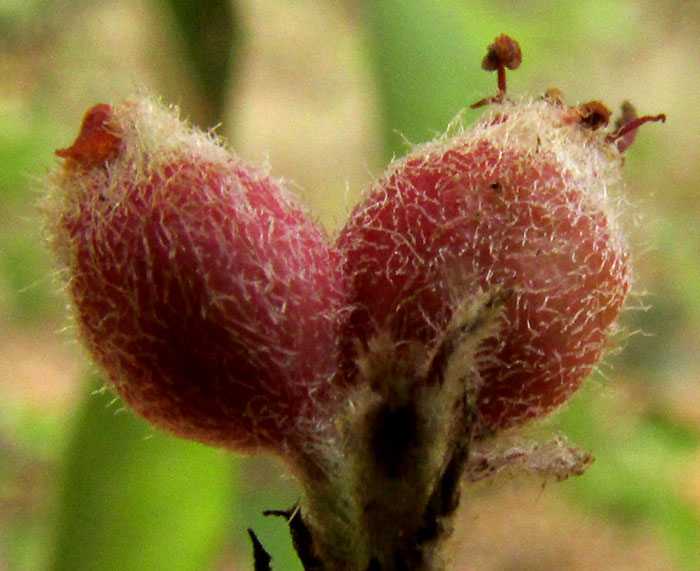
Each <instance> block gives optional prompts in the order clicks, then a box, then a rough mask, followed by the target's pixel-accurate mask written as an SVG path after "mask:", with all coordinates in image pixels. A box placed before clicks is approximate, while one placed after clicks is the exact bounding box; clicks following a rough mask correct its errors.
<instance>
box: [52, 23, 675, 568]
mask: <svg viewBox="0 0 700 571" xmlns="http://www.w3.org/2000/svg"><path fill="white" fill-rule="evenodd" d="M521 59H522V54H521V51H520V47H519V46H518V44H517V42H515V41H514V40H512V39H511V38H509V37H508V36H505V35H502V36H499V37H498V38H496V40H495V41H494V43H493V44H492V45H491V46H489V49H488V51H487V55H486V57H485V58H484V61H483V63H482V67H483V68H484V69H486V70H487V71H495V72H497V76H498V92H497V93H496V95H494V96H491V97H487V98H485V99H483V100H481V101H479V102H477V103H476V104H475V105H474V107H487V110H486V112H485V113H484V115H483V116H482V118H481V119H480V120H479V121H478V122H477V123H476V124H475V125H473V126H470V127H464V126H462V125H461V124H460V123H459V122H455V124H453V125H452V126H451V127H450V129H449V131H448V133H447V134H445V135H443V136H441V137H439V138H438V139H436V140H435V141H432V142H430V143H426V144H423V145H419V146H417V147H415V148H413V149H412V150H411V151H410V152H409V154H408V155H407V156H406V157H404V158H401V159H398V160H396V161H395V162H393V163H392V164H391V165H390V166H389V168H388V170H387V172H386V173H385V174H384V175H382V176H381V177H379V179H378V180H377V181H376V182H375V183H374V184H372V185H371V187H370V188H369V189H368V190H367V192H366V193H365V195H364V197H363V199H362V200H361V201H360V203H359V204H358V205H357V207H356V208H355V209H354V210H353V212H352V213H351V214H350V217H349V219H348V221H347V223H346V224H345V226H344V227H343V228H342V229H341V230H340V231H339V233H338V235H337V236H336V238H335V241H332V240H331V239H330V238H329V237H328V236H327V235H326V234H325V233H324V231H323V230H322V229H321V228H320V227H319V226H318V224H317V223H316V222H315V221H314V220H313V219H311V218H310V216H309V214H308V213H307V212H306V211H305V210H304V209H303V208H302V207H301V206H300V205H299V204H298V202H297V201H296V199H295V198H294V197H293V196H292V195H291V194H290V193H289V191H288V190H287V188H286V186H285V184H284V183H283V182H282V181H280V180H277V179H275V178H272V177H271V175H270V174H269V173H268V172H267V171H266V170H264V169H261V168H259V167H255V166H252V165H249V164H246V163H244V162H243V161H241V160H240V159H238V158H237V157H236V156H235V155H234V154H233V153H232V152H230V151H229V150H227V149H225V148H224V147H223V145H222V144H221V142H220V141H218V140H217V139H216V138H215V137H214V136H213V135H209V134H204V133H201V132H199V131H197V130H196V129H194V128H192V127H190V126H188V125H186V124H185V123H183V122H181V121H180V120H179V119H178V117H177V112H176V110H173V109H168V108H164V107H162V106H161V105H160V104H159V103H157V102H156V101H154V100H152V99H148V98H146V99H143V98H137V99H134V100H131V101H127V102H124V103H121V104H117V105H106V104H99V105H97V106H95V107H93V108H92V109H91V110H90V111H88V113H87V114H86V116H85V119H84V121H83V125H82V128H81V131H80V133H79V135H78V138H77V139H76V141H75V142H74V143H73V145H71V146H70V147H68V148H66V149H62V150H60V151H58V152H57V154H58V155H59V156H60V157H61V158H62V159H63V162H62V164H61V165H60V166H59V167H58V168H57V169H56V170H55V171H54V172H53V173H51V174H50V175H49V176H48V177H47V181H46V184H47V187H48V189H49V193H48V198H47V199H46V205H45V207H46V212H47V217H46V220H47V230H48V234H49V237H50V243H51V246H52V248H53V250H54V251H55V253H56V256H57V258H58V260H59V262H60V266H61V269H62V273H63V275H64V276H65V278H66V284H67V289H68V291H69V293H70V296H71V300H72V305H73V308H74V311H73V314H74V319H75V323H76V326H77V329H78V331H79V333H80V336H81V337H82V338H83V340H84V341H85V343H86V345H87V347H88V349H89V351H90V353H91V355H92V356H93V358H94V360H95V361H96V363H97V364H98V365H100V366H101V367H102V368H103V370H104V371H105V374H106V377H107V379H108V381H109V383H110V385H111V386H112V387H113V388H114V390H115V391H116V392H117V393H118V394H119V395H120V396H121V397H122V398H123V400H124V401H125V402H126V403H127V404H128V405H129V406H130V407H131V408H133V410H134V411H135V412H136V413H137V414H140V415H141V416H143V417H145V418H146V419H147V420H149V421H150V422H152V423H153V424H154V425H156V426H158V427H161V428H164V429H166V430H168V431H170V432H172V433H174V434H176V435H178V436H182V437H185V438H190V439H194V440H198V441H200V442H204V443H207V444H211V445H214V446H220V447H224V448H228V449H231V450H237V451H243V452H263V453H267V454H272V455H276V456H278V457H280V458H282V459H283V460H284V461H285V462H286V464H287V465H288V467H289V468H290V470H291V471H292V472H293V474H294V475H295V476H296V477H297V479H298V480H299V482H300V485H301V486H302V488H303V491H304V495H303V498H302V500H301V501H300V503H299V504H298V505H296V506H294V508H293V509H290V510H271V511H269V512H266V513H268V515H277V516H283V517H285V518H286V519H287V521H288V524H289V527H290V531H291V534H292V537H293V540H294V544H295V547H296V549H297V553H298V554H299V558H300V560H301V562H302V564H303V566H304V568H305V569H308V570H311V569H314V570H335V569H339V570H348V571H400V570H418V571H420V570H425V571H428V570H438V569H443V568H445V565H446V564H447V563H446V562H445V561H444V559H443V557H442V546H443V544H444V542H445V540H446V539H447V538H448V537H449V535H450V531H451V526H452V524H451V522H452V520H453V518H454V516H455V513H456V511H457V508H458V506H459V498H460V489H461V486H462V485H465V483H469V482H474V481H477V480H481V479H483V478H487V477H492V476H494V475H495V474H498V473H502V472H520V473H522V472H525V473H536V474H539V475H540V476H542V477H549V478H554V479H559V480H560V479H565V478H567V477H570V476H572V475H578V474H581V473H583V471H584V470H585V468H586V466H587V465H588V464H589V463H590V462H591V460H592V456H591V455H590V453H588V452H586V451H581V450H578V449H576V448H575V447H573V446H570V445H569V444H568V443H567V442H566V440H565V439H564V437H562V436H557V437H555V438H554V439H552V440H550V441H548V442H537V441H533V440H532V438H530V437H528V436H527V433H526V432H525V431H524V428H525V427H526V426H527V425H529V424H532V423H533V421H535V420H536V419H540V418H543V417H546V416H547V415H548V414H549V413H551V412H552V411H553V410H555V409H557V408H558V407H560V406H561V405H562V404H563V403H565V402H566V401H567V400H568V399H569V398H570V397H571V395H572V394H573V393H574V392H575V391H576V390H577V389H578V388H579V387H580V385H581V383H582V382H583V380H584V378H585V377H586V376H587V375H588V374H589V373H590V371H591V370H592V369H593V368H594V367H595V366H596V365H597V364H598V363H599V361H600V360H601V358H603V356H604V354H605V351H606V347H607V345H608V338H609V336H610V334H611V333H614V332H615V330H616V319H617V316H618V314H619V313H620V311H621V310H622V309H623V307H624V303H625V298H626V296H627V294H628V292H629V290H630V287H631V275H632V271H631V267H630V252H629V247H628V245H627V240H626V238H625V233H624V229H623V226H624V224H623V222H624V220H623V218H624V216H625V206H624V204H625V200H624V197H623V193H622V187H623V180H622V179H623V177H622V167H623V164H624V158H623V155H622V153H623V152H624V151H625V150H626V149H627V148H628V147H629V146H630V145H631V143H632V142H633V140H634V137H635V136H636V132H637V129H638V128H639V127H640V126H641V125H642V124H644V123H647V122H650V121H662V120H664V119H665V118H664V116H663V115H657V116H644V117H637V115H636V113H635V111H634V108H633V107H632V106H631V105H630V104H627V103H626V104H624V105H623V108H622V114H621V117H620V119H619V120H618V122H617V124H616V125H615V126H614V127H612V128H610V127H608V125H609V121H610V116H611V112H610V111H609V110H608V108H607V107H605V106H604V105H603V104H601V103H599V102H597V101H592V102H588V103H584V104H581V105H574V106H567V105H566V104H565V103H564V101H563V97H562V95H561V93H560V92H559V91H557V90H549V91H548V92H546V93H545V94H544V95H543V96H542V97H539V98H532V97H519V98H517V99H511V98H510V96H509V94H508V93H507V91H506V69H516V68H517V67H518V66H519V64H520V61H521ZM250 533H251V538H252V540H253V546H254V554H255V555H254V556H255V568H256V570H265V569H269V568H270V563H269V561H270V557H269V555H268V554H267V553H266V552H265V550H264V547H263V546H262V545H261V544H260V542H259V541H258V540H257V538H256V537H255V535H254V534H253V533H252V532H250ZM457 565H458V564H457Z"/></svg>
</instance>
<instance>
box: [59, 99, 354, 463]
mask: <svg viewBox="0 0 700 571" xmlns="http://www.w3.org/2000/svg"><path fill="white" fill-rule="evenodd" d="M57 154H58V155H59V156H61V157H64V158H65V162H64V164H63V166H62V168H60V169H59V170H58V171H57V172H55V173H54V174H53V175H51V177H50V179H49V183H50V186H51V187H52V195H51V197H50V199H49V216H48V220H49V231H50V234H51V240H52V244H53V247H54V249H55V251H56V252H57V254H58V257H59V259H60V261H61V263H62V264H63V266H64V268H65V274H66V276H67V278H68V288H69V291H70V294H71V297H72V301H73V305H74V306H75V318H76V322H77V326H78V328H79V330H80V333H81V335H82V337H83V338H84V339H85V341H86V343H87V345H88V347H89V349H90V352H91V354H92V355H93V357H94V358H95V360H96V361H97V363H98V364H99V365H101V366H102V367H103V368H104V370H105V372H106V373H107V375H108V377H109V380H110V382H111V384H112V385H113V386H114V388H115V390H116V391H117V393H119V394H120V395H121V396H122V398H123V399H124V400H125V401H126V402H127V403H128V404H129V405H130V406H131V407H132V408H133V409H134V410H135V411H136V412H138V413H139V414H140V415H142V416H144V417H145V418H146V419H148V420H149V421H150V422H152V423H153V424H155V425H157V426H159V427H162V428H165V429H167V430H170V431H172V432H173V433H175V434H177V435H179V436H184V437H187V438H191V439H194V440H198V441H202V442H206V443H210V444H214V445H218V446H224V447H229V448H235V449H243V450H251V449H257V448H265V449H268V450H272V451H275V452H278V453H284V452H285V451H286V449H287V448H290V447H291V448H294V447H301V446H304V445H305V442H304V441H305V440H308V439H311V437H312V436H311V435H313V434H315V433H316V432H317V431H318V430H319V426H318V425H323V424H324V422H325V420H324V418H323V417H322V416H320V413H319V407H318V406H317V403H318V402H319V401H321V402H322V401H323V400H324V399H323V395H324V392H325V391H326V388H327V385H328V380H329V378H330V377H331V376H332V375H333V372H334V367H335V337H334V330H333V327H334V319H335V310H336V308H337V306H338V305H339V302H340V299H341V294H340V292H339V290H338V279H337V273H336V263H335V260H334V258H333V257H332V255H331V253H330V251H329V248H328V245H327V237H326V235H325V234H324V232H323V231H322V230H321V228H320V227H319V226H317V225H316V224H314V223H313V222H311V221H310V220H309V219H308V217H307V215H306V213H305V212H304V211H303V210H302V209H301V208H300V207H299V206H298V205H297V203H296V202H295V201H294V200H293V198H292V197H291V195H290V194H289V193H288V192H287V190H286V189H285V188H284V187H283V185H282V184H281V182H280V181H278V180H275V179H273V178H271V177H270V176H269V174H267V172H265V171H263V170H262V169H259V168H255V167H252V166H250V165H248V164H245V163H244V162H242V161H241V160H239V159H238V158H237V157H235V156H234V155H232V154H231V153H229V152H228V151H226V150H225V149H223V148H222V147H221V146H220V145H219V144H218V142H217V141H216V140H215V139H214V138H213V137H211V136H208V135H205V134H202V133H200V132H197V131H195V130H193V129H190V128H189V127H187V126H186V125H185V124H183V123H182V122H180V121H179V120H178V118H177V116H176V115H175V114H174V113H173V112H171V111H169V110H166V109H164V108H161V107H160V106H158V105H157V104H156V103H154V102H153V101H150V100H144V101H136V102H128V103H125V104H123V105H120V106H116V107H110V106H108V105H97V106H95V107H94V108H93V109H91V110H90V111H89V112H88V113H87V115H86V117H85V120H84V123H83V127H82V130H81V133H80V135H79V137H78V139H77V140H76V142H75V143H74V144H73V145H72V146H71V147H69V148H68V149H64V150H61V151H58V152H57Z"/></svg>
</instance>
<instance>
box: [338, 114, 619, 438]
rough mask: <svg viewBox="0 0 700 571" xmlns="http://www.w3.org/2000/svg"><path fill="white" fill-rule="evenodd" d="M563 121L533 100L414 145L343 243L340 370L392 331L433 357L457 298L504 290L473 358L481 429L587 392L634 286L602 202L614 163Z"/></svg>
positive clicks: (601, 146) (606, 202)
mask: <svg viewBox="0 0 700 571" xmlns="http://www.w3.org/2000/svg"><path fill="white" fill-rule="evenodd" d="M556 113H558V111H557V110H556V109H554V107H553V106H547V105H546V104H539V103H538V104H533V108H532V109H528V110H527V111H526V112H525V116H524V117H521V116H520V115H519V111H518V109H517V105H513V106H512V108H511V109H510V110H509V113H508V115H505V114H502V113H501V114H497V115H495V118H494V117H491V118H490V119H487V120H486V121H485V122H484V123H482V124H481V125H480V126H479V127H478V128H477V129H475V130H474V131H466V132H464V133H462V134H460V135H458V136H456V137H453V138H451V139H442V140H439V141H436V142H434V143H430V144H428V145H425V146H421V147H419V148H418V149H416V150H415V151H414V152H412V153H411V154H410V155H409V156H407V157H406V158H404V159H401V160H400V161H397V162H396V163H395V164H394V165H392V167H390V169H389V171H388V173H387V174H386V175H385V176H384V177H383V178H382V179H381V180H380V181H379V182H377V183H376V184H375V185H374V186H373V187H372V188H371V189H370V191H369V193H368V195H367V196H366V197H365V199H364V200H363V201H362V202H361V204H360V205H359V206H358V207H357V208H356V209H355V211H354V212H353V214H352V215H351V218H350V220H349V222H348V224H347V225H346V227H345V228H344V229H343V230H342V232H341V234H340V236H339V238H338V242H337V246H338V248H339V250H340V251H341V252H342V255H343V256H344V267H345V272H346V273H347V275H348V276H349V280H350V285H349V288H350V294H349V301H350V303H351V304H352V307H353V311H352V314H351V315H350V318H349V320H348V322H347V324H346V327H347V331H346V336H347V338H348V339H355V340H358V341H359V343H358V342H357V341H355V342H353V343H346V344H345V348H344V359H345V363H346V368H347V367H348V365H347V364H348V363H354V362H355V361H356V360H357V358H358V357H359V356H360V355H361V353H362V351H363V350H364V349H366V348H367V346H368V343H369V342H370V341H371V339H372V338H373V337H375V336H377V335H378V334H380V333H385V332H387V331H388V332H389V333H390V335H391V339H392V340H393V341H394V342H395V343H396V346H397V348H399V347H401V345H402V344H405V343H407V342H409V343H410V342H415V341H417V342H420V343H423V344H425V346H426V347H427V348H430V346H431V344H434V343H435V342H436V340H437V339H439V337H440V333H441V332H442V331H443V330H444V328H445V327H446V326H447V324H448V322H449V320H450V318H451V316H452V314H453V311H454V309H455V307H456V306H457V304H458V303H459V302H460V301H461V300H464V299H468V298H469V296H474V294H476V293H477V292H478V291H479V290H482V291H487V292H488V291H492V290H493V289H494V288H497V289H498V290H499V291H500V292H502V293H503V294H504V295H505V305H504V307H503V309H502V314H501V317H500V331H499V333H498V334H497V335H495V336H493V337H491V338H488V339H487V340H486V341H485V342H484V343H483V344H482V345H481V348H480V350H479V352H478V356H477V366H478V370H479V373H480V376H481V383H482V384H481V388H480V391H479V393H478V397H477V406H478V409H479V411H480V413H481V415H482V417H483V420H484V422H485V423H486V424H487V425H488V426H489V427H491V428H494V429H502V428H507V427H510V426H513V425H516V424H520V423H522V422H524V421H526V420H527V419H529V418H533V417H538V416H541V415H543V414H545V413H547V412H549V411H551V410H552V409H553V408H555V407H557V406H558V405H560V404H561V403H563V402H564V401H565V400H566V399H567V398H568V397H569V396H570V395H571V394H572V393H573V392H574V391H575V390H576V389H577V388H578V387H579V385H580V384H581V381H582V380H583V378H584V377H585V376H586V375H587V374H588V373H589V372H590V371H591V369H592V367H593V366H594V365H595V364H596V363H597V362H598V361H599V360H600V358H601V357H602V355H603V352H604V349H605V346H606V339H607V336H608V334H609V332H610V329H611V325H612V324H613V322H614V320H615V318H616V316H617V315H618V312H619V310H620V308H621V306H622V305H623V302H624V299H625V296H626V293H627V291H628V289H629V285H630V283H629V279H630V277H629V267H628V263H627V262H628V260H627V258H628V256H627V253H626V250H625V247H624V244H623V240H622V238H621V237H620V233H619V229H618V227H617V220H616V217H617V214H616V212H615V207H616V205H614V204H613V203H612V199H611V198H610V197H609V196H608V192H609V190H610V189H609V188H608V186H609V185H611V186H612V185H613V184H614V182H615V181H614V180H613V179H615V176H616V172H617V169H618V168H619V158H618V157H617V156H616V154H615V151H614V150H611V149H608V148H607V147H605V143H603V142H601V140H600V139H595V138H592V137H596V135H588V134H585V133H583V132H579V131H581V128H580V127H579V126H573V127H565V126H560V125H558V124H557V117H556ZM537 114H543V115H544V117H543V118H542V117H538V116H537ZM586 146H588V148H586ZM589 158H590V161H589V160H588V159H589ZM605 169H607V170H608V171H611V172H604V170H605ZM358 348H359V351H358ZM349 368H350V370H351V371H352V370H353V369H352V366H351V365H350V366H349ZM465 373H466V372H465ZM349 374H353V373H352V372H351V373H349ZM354 374H357V373H354Z"/></svg>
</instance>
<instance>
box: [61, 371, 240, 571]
mask: <svg viewBox="0 0 700 571" xmlns="http://www.w3.org/2000/svg"><path fill="white" fill-rule="evenodd" d="M99 386H100V382H99V381H95V380H93V381H92V382H90V383H89V384H88V387H89V388H90V389H92V390H89V391H88V392H89V395H88V396H86V398H85V400H84V403H83V406H82V410H81V411H80V412H79V414H78V418H77V422H76V424H75V427H74V432H73V437H72V439H71V441H70V443H69V444H68V446H67V447H66V449H65V452H64V461H65V466H64V471H63V475H62V476H63V478H62V482H63V486H62V491H61V494H60V504H59V505H60V510H59V512H58V520H57V521H56V536H55V551H54V553H53V557H52V561H51V567H50V568H51V569H56V570H57V571H58V570H61V569H76V570H77V569H115V570H117V569H120V570H124V571H128V570H133V571H140V570H143V569H149V570H154V571H157V570H159V569H162V570H163V571H166V570H168V571H170V570H176V569H181V570H183V571H184V570H190V569H207V568H211V567H212V566H213V564H214V563H215V562H216V561H217V559H218V558H219V556H220V553H221V551H222V548H223V547H225V543H226V542H227V541H228V533H229V530H230V526H231V525H232V524H239V522H238V521H237V518H233V517H232V515H233V514H232V508H233V503H232V493H233V483H234V475H235V474H234V471H233V470H232V467H233V466H232V463H231V461H230V458H229V457H228V456H227V455H226V454H225V453H224V452H222V451H218V450H214V449H211V448H207V447H206V446H202V445H199V444H194V443H187V442H184V441H178V440H175V439H173V438H168V437H166V436H163V435H160V434H155V433H154V431H153V429H152V428H150V427H149V426H148V425H147V424H146V422H145V421H142V420H140V419H137V418H136V417H135V416H134V415H133V414H131V413H129V412H127V411H126V410H123V409H122V410H121V411H120V410H119V407H120V406H121V405H120V404H119V403H118V401H114V398H113V397H112V395H110V394H109V392H105V393H103V394H100V395H97V394H94V390H95V389H96V388H97V387H99ZM110 401H112V406H108V405H109V403H110Z"/></svg>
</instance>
